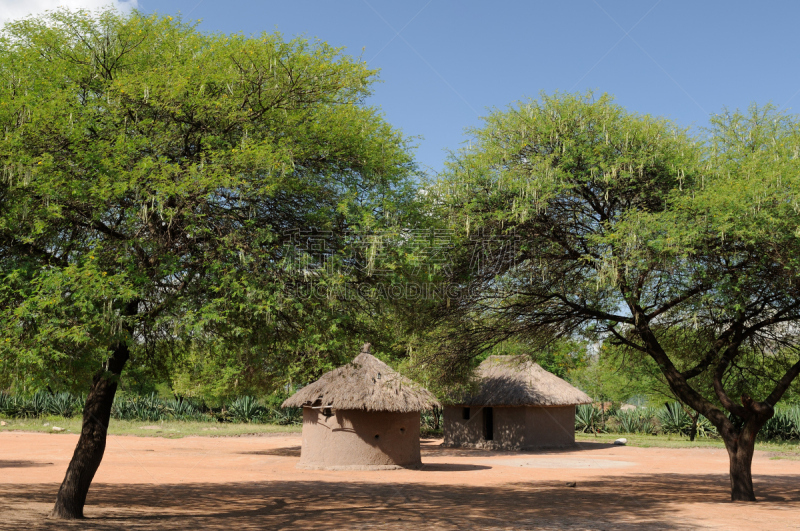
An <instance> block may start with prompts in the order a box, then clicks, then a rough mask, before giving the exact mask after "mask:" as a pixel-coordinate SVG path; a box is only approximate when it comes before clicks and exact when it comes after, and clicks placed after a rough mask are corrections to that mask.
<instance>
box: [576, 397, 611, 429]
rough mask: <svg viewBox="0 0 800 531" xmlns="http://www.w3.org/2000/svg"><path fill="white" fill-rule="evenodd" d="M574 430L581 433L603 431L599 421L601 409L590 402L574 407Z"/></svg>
mask: <svg viewBox="0 0 800 531" xmlns="http://www.w3.org/2000/svg"><path fill="white" fill-rule="evenodd" d="M575 430H577V431H579V432H581V433H599V432H600V431H604V427H603V426H602V423H601V411H600V410H599V409H598V408H596V407H594V406H592V405H591V404H580V405H578V406H576V407H575Z"/></svg>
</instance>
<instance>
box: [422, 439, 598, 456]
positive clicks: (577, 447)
mask: <svg viewBox="0 0 800 531" xmlns="http://www.w3.org/2000/svg"><path fill="white" fill-rule="evenodd" d="M613 447H614V445H613V444H609V443H602V442H576V443H575V444H574V445H572V446H565V447H558V448H536V449H528V450H487V449H485V448H468V447H448V446H442V444H441V439H438V440H426V441H422V443H421V444H420V452H421V453H422V456H423V458H424V457H448V456H449V457H474V458H483V457H501V456H507V457H511V456H525V455H559V454H564V453H571V452H573V453H574V452H575V451H594V450H607V449H608V448H613Z"/></svg>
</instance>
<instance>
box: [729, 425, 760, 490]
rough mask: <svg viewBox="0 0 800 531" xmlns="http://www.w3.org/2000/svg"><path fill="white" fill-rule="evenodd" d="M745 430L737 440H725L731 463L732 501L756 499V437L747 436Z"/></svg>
mask: <svg viewBox="0 0 800 531" xmlns="http://www.w3.org/2000/svg"><path fill="white" fill-rule="evenodd" d="M745 431H746V430H743V433H742V434H741V435H739V437H737V438H736V439H735V440H732V441H728V440H727V439H726V440H725V448H726V449H727V450H728V457H729V458H730V464H731V501H756V494H755V491H754V490H753V476H752V474H751V467H752V463H753V451H754V450H755V437H752V438H751V437H747V436H746V434H745V433H744V432H745Z"/></svg>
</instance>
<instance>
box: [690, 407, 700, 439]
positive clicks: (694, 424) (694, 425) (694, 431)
mask: <svg viewBox="0 0 800 531" xmlns="http://www.w3.org/2000/svg"><path fill="white" fill-rule="evenodd" d="M691 418H692V425H691V426H690V427H689V440H690V441H692V442H694V438H695V436H697V421H698V420H699V419H700V413H697V414H695V416H694V417H691Z"/></svg>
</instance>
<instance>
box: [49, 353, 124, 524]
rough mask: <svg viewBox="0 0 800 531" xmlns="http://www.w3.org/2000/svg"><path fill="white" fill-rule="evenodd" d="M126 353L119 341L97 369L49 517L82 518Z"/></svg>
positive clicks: (104, 444) (102, 451)
mask: <svg viewBox="0 0 800 531" xmlns="http://www.w3.org/2000/svg"><path fill="white" fill-rule="evenodd" d="M128 356H129V350H128V345H127V344H125V343H120V344H118V345H117V346H116V348H115V349H114V351H113V354H112V356H111V358H109V360H108V367H107V368H106V369H101V370H100V371H98V372H97V374H95V376H94V378H93V380H92V387H91V390H90V391H89V396H87V397H86V405H85V406H84V408H83V425H82V427H81V436H80V438H78V445H77V446H76V447H75V453H74V454H73V455H72V460H71V461H70V462H69V466H68V467H67V474H66V476H65V477H64V481H63V482H62V483H61V488H60V489H59V490H58V497H57V498H56V504H55V507H53V511H52V513H50V516H51V517H52V518H65V519H73V518H83V506H84V504H85V503H86V495H87V494H88V493H89V486H90V485H91V484H92V479H93V478H94V474H95V472H97V469H98V467H99V466H100V461H102V460H103V453H104V452H105V449H106V433H107V431H108V421H109V419H110V418H111V406H112V404H113V403H114V395H115V394H116V392H117V381H118V380H119V375H120V374H121V373H122V369H123V367H124V366H125V362H126V361H128Z"/></svg>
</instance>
